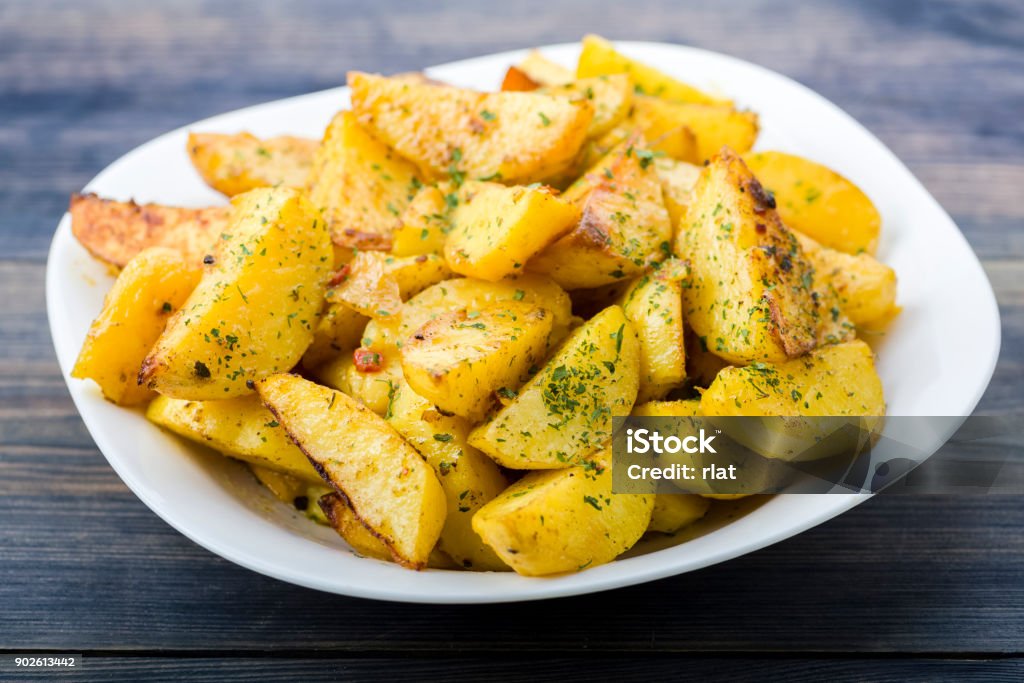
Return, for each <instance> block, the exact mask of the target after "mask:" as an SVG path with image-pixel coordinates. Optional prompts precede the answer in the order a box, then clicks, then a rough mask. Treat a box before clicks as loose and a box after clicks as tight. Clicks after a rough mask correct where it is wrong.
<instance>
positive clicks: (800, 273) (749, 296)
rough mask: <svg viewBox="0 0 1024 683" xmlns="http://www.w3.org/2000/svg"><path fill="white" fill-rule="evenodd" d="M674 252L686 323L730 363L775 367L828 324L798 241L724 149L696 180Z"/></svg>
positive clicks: (801, 350)
mask: <svg viewBox="0 0 1024 683" xmlns="http://www.w3.org/2000/svg"><path fill="white" fill-rule="evenodd" d="M676 253H677V254H678V255H679V256H680V258H683V259H686V260H688V261H689V262H690V269H691V270H690V287H688V288H687V289H686V290H685V292H684V293H685V297H686V304H687V312H686V320H687V323H688V324H689V326H690V327H692V328H693V329H694V331H695V332H696V333H697V334H698V335H699V336H700V337H702V338H703V339H704V341H703V343H704V345H705V346H706V347H707V348H708V349H710V350H711V351H712V352H714V353H715V354H716V355H718V356H720V357H722V358H724V359H726V360H728V361H730V362H733V363H751V362H755V361H767V362H778V361H782V360H785V359H787V358H792V357H796V356H799V355H801V354H804V353H807V352H808V351H810V350H811V349H813V348H814V347H815V345H816V344H817V341H818V335H819V330H821V329H822V328H823V326H824V325H826V323H829V324H831V316H830V314H829V310H828V308H827V307H825V306H824V305H823V304H822V303H821V302H819V300H818V298H819V297H817V296H815V292H816V289H815V285H816V283H815V280H814V268H813V267H812V266H811V264H810V263H809V262H808V260H807V259H806V257H805V256H804V254H803V250H802V249H801V248H800V243H799V242H798V241H797V240H796V238H795V237H794V236H793V234H792V233H791V232H790V231H789V230H788V229H787V228H786V226H785V225H783V223H782V221H781V220H780V219H779V215H778V213H777V212H776V211H775V208H774V201H773V200H772V198H771V196H770V195H769V194H767V193H766V191H765V190H764V188H763V187H761V184H760V183H759V182H758V181H757V179H756V178H755V177H754V175H753V174H752V173H751V172H750V170H749V169H748V168H747V167H746V165H745V164H744V163H743V160H742V159H741V158H740V157H739V156H737V155H736V154H734V153H733V152H732V151H730V150H728V149H725V148H723V150H722V152H721V154H719V155H718V156H716V157H715V158H714V159H712V160H711V162H710V163H709V165H708V166H707V167H705V169H704V171H703V173H702V175H701V178H700V180H699V181H698V182H697V187H696V189H695V191H694V199H693V203H692V204H691V205H690V207H689V210H688V211H687V219H686V225H685V226H684V227H683V228H681V229H680V230H679V233H678V235H677V236H676ZM826 316H828V317H827V318H826ZM836 322H838V320H837V321H836Z"/></svg>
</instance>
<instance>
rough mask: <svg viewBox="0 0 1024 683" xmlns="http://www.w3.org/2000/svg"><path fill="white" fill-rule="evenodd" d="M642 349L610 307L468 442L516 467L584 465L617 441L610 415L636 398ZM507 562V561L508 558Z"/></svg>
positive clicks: (623, 409) (575, 335)
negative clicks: (607, 443) (602, 448)
mask: <svg viewBox="0 0 1024 683" xmlns="http://www.w3.org/2000/svg"><path fill="white" fill-rule="evenodd" d="M639 347H640V344H639V342H638V341H637V337H636V331H635V330H634V329H633V325H632V323H630V322H629V320H627V319H626V315H625V313H623V311H622V309H621V308H620V307H618V306H609V307H608V308H606V309H605V310H604V311H602V312H601V313H598V314H597V315H596V316H594V317H593V318H591V319H590V320H589V321H587V322H586V323H585V324H584V325H583V326H582V327H580V328H578V329H576V330H575V331H573V333H572V334H571V335H570V336H569V338H568V339H567V340H566V341H565V342H564V343H563V344H562V346H561V347H560V348H559V350H558V351H557V352H556V353H555V355H554V356H553V357H552V358H551V359H550V360H549V361H548V362H547V364H546V365H545V366H544V367H543V368H542V369H541V370H540V371H539V372H538V373H537V374H536V375H535V376H534V377H533V378H532V379H531V380H530V381H529V382H527V383H526V384H525V385H524V386H523V387H522V389H520V390H519V393H518V395H517V396H516V397H515V398H514V399H512V400H511V401H510V402H509V403H508V404H507V405H505V406H504V407H503V408H502V409H501V410H499V411H498V412H497V413H496V414H495V415H494V417H493V418H492V419H491V420H490V421H489V422H485V423H484V424H482V425H480V426H479V427H477V428H476V429H474V430H473V431H472V432H471V433H470V436H469V442H470V443H471V444H472V445H474V446H476V447H477V448H479V449H480V450H482V451H483V452H484V453H486V454H487V455H489V456H491V457H492V458H493V459H494V460H495V461H496V462H497V463H498V464H499V465H503V466H504V467H509V468H512V469H538V470H539V469H557V468H564V467H569V466H571V465H576V464H579V463H580V462H582V461H583V460H584V459H585V458H586V457H587V456H589V455H591V454H592V453H593V452H594V451H596V450H597V449H598V448H600V447H601V446H602V445H603V444H604V442H605V441H607V440H609V439H611V437H612V416H613V415H626V414H628V413H629V410H630V408H632V407H633V402H634V401H635V400H636V393H637V387H638V386H639V374H640V348H639ZM506 561H507V560H506Z"/></svg>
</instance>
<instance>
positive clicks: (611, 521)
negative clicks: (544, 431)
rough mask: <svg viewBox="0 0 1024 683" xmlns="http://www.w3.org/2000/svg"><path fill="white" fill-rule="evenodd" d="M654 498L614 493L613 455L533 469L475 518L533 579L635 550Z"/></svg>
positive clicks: (486, 538) (486, 539)
mask: <svg viewBox="0 0 1024 683" xmlns="http://www.w3.org/2000/svg"><path fill="white" fill-rule="evenodd" d="M654 498H655V497H654V496H653V495H636V494H615V493H612V473H611V465H610V453H608V452H603V453H600V454H596V456H595V458H594V459H592V460H588V461H586V462H585V463H583V464H581V465H577V466H575V467H569V468H567V469H561V470H553V471H548V472H530V473H529V474H527V475H526V476H525V477H523V478H522V479H520V480H519V481H517V482H516V483H515V484H512V486H510V487H509V488H508V489H506V490H505V491H504V492H503V493H502V494H501V495H500V496H498V497H497V498H495V499H494V500H492V501H491V502H490V503H488V504H487V505H484V506H483V507H482V508H480V510H479V511H478V512H477V513H476V515H475V516H474V517H473V529H475V530H476V532H477V533H478V534H480V537H481V538H483V540H484V542H485V543H487V544H488V545H489V546H491V548H493V549H494V551H495V552H496V553H497V554H498V556H499V557H500V558H501V559H502V560H504V561H505V563H507V564H508V565H509V566H510V567H512V569H514V570H515V571H516V572H518V573H520V574H525V575H527V576H544V575H548V574H560V573H564V572H574V571H581V570H583V569H586V568H588V567H593V566H596V565H599V564H604V563H606V562H610V561H612V560H614V559H615V558H616V557H618V556H619V555H620V554H622V553H623V552H625V551H626V550H629V548H631V547H632V546H633V544H634V543H636V542H637V541H638V540H639V539H640V537H641V536H642V535H643V533H644V531H645V530H646V529H647V526H648V524H649V522H650V519H651V510H652V509H653V506H654Z"/></svg>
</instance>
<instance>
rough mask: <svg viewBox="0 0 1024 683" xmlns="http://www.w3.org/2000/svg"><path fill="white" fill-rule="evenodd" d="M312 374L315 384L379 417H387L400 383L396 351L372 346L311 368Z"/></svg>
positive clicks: (399, 364) (398, 360) (400, 374)
mask: <svg viewBox="0 0 1024 683" xmlns="http://www.w3.org/2000/svg"><path fill="white" fill-rule="evenodd" d="M364 341H365V340H364ZM357 358H358V362H357ZM312 374H313V376H314V377H316V379H317V380H318V381H319V382H322V383H323V384H326V385H327V386H329V387H333V388H335V389H337V390H338V391H343V392H345V393H346V394H348V395H349V396H351V397H352V398H354V399H356V400H358V401H359V402H360V403H362V404H363V405H365V406H366V407H367V408H369V409H370V410H372V411H373V412H375V413H377V414H378V415H381V416H385V415H387V414H388V410H389V409H390V406H391V402H392V401H393V400H394V397H395V392H396V391H397V390H398V387H399V386H400V385H401V383H402V381H403V380H402V363H401V360H400V359H399V357H398V354H397V352H396V351H393V350H391V349H386V350H377V348H376V347H361V348H358V349H356V350H355V351H353V352H351V353H342V354H340V355H338V356H336V357H335V358H334V359H332V360H330V361H327V362H326V363H324V364H323V365H319V366H317V367H316V368H314V369H313V371H312Z"/></svg>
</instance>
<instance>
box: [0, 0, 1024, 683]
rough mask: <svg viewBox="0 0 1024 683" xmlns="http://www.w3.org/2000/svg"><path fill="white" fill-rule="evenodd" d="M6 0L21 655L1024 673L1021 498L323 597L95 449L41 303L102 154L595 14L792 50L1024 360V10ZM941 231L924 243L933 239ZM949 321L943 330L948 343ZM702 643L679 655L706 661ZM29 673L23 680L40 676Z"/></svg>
mask: <svg viewBox="0 0 1024 683" xmlns="http://www.w3.org/2000/svg"><path fill="white" fill-rule="evenodd" d="M707 4H708V7H703V8H697V7H682V6H681V5H682V3H678V2H671V1H670V0H666V1H664V2H643V1H639V0H633V1H632V2H629V3H621V4H619V5H616V6H614V7H601V8H597V7H593V6H591V4H590V3H586V2H582V1H577V2H565V3H556V2H550V1H547V2H539V1H535V0H519V1H518V2H505V3H481V2H471V1H469V0H455V1H452V2H447V3H444V7H443V8H440V9H431V10H428V9H426V8H415V9H413V8H409V7H406V8H402V6H403V5H412V3H399V2H394V1H391V0H378V1H377V2H373V3H366V4H365V6H357V5H356V4H354V3H330V2H326V1H324V2H290V3H287V4H286V3H281V4H279V5H274V6H265V7H259V8H257V7H255V6H249V3H242V2H230V3H226V4H220V3H214V2H202V3H199V2H194V3H193V2H187V3H172V2H158V3H132V2H96V3H59V2H33V3H27V2H23V3H5V4H4V5H3V7H2V8H0V112H2V114H0V235H2V244H3V247H4V249H3V256H2V257H0V297H2V304H0V651H3V652H8V653H9V652H47V651H59V652H80V653H85V654H86V655H87V657H88V659H87V661H86V668H85V669H84V670H83V673H84V674H87V675H88V677H89V678H100V677H109V678H111V679H126V680H139V679H141V678H143V677H175V676H182V677H185V676H187V677H196V678H202V679H204V680H205V679H209V680H236V679H237V680H251V679H252V678H253V677H255V676H256V675H257V674H261V675H263V676H266V677H268V678H278V679H280V680H295V679H301V678H304V679H310V680H312V679H319V678H338V677H342V678H363V677H371V676H374V675H376V676H379V677H384V678H387V679H392V680H397V679H409V680H423V679H431V678H438V677H441V676H442V675H446V677H450V678H455V677H458V678H459V680H473V679H477V678H479V677H481V676H482V675H483V674H484V673H485V672H486V671H489V670H493V669H494V668H495V667H497V668H498V669H499V670H500V672H501V673H502V674H504V675H505V676H507V677H509V678H513V679H522V680H534V679H538V678H540V677H549V676H552V677H558V678H561V679H565V680H571V679H577V678H580V679H583V678H586V679H589V680H594V679H596V680H603V679H607V678H612V677H622V678H634V677H635V678H644V677H654V676H657V677H669V676H671V677H673V678H675V677H679V676H683V675H687V676H694V677H697V676H701V677H704V676H707V675H717V676H718V677H726V678H728V679H732V680H746V679H750V680H763V679H765V678H773V677H780V676H784V677H786V678H807V679H820V678H823V677H825V676H828V677H830V678H832V679H833V680H863V679H865V678H870V679H876V678H882V679H886V678H888V679H894V680H907V679H915V678H935V677H940V678H943V677H950V676H952V677H957V678H970V677H978V678H983V679H986V680H994V679H1000V678H1005V679H1006V680H1020V679H1021V678H1022V677H1024V659H1022V657H1024V535H1022V533H1021V529H1022V528H1024V506H1022V505H1021V501H1020V499H1019V498H1011V497H1005V498H1004V497H997V496H988V497H984V496H981V497H960V498H950V497H933V498H928V497H901V496H889V497H881V498H877V499H875V500H873V501H871V502H869V503H868V504H866V505H863V506H861V507H859V508H857V509H856V510H854V511H852V512H850V513H848V514H846V515H844V516H842V517H841V518H839V519H836V520H833V521H832V522H830V523H828V524H825V525H822V526H820V527H818V528H816V529H814V530H812V531H810V532H808V533H805V534H803V535H801V536H799V537H797V538H793V539H790V540H788V541H785V542H783V543H780V544H778V545H775V546H772V547H770V548H768V549H765V550H762V551H760V552H757V553H754V554H752V555H749V556H746V557H743V558H741V559H738V560H734V561H732V562H728V563H726V564H723V565H720V566H716V567H711V568H709V569H705V570H703V571H699V572H695V573H692V574H687V575H685V576H680V577H677V578H672V579H666V580H663V581H659V582H657V583H652V584H648V585H644V586H638V587H635V588H628V589H624V590H618V591H613V592H609V593H605V594H601V595H591V596H585V597H580V598H570V599H563V600H554V601H550V602H545V603H533V604H519V605H504V606H502V605H498V606H481V607H436V606H409V605H400V604H388V603H380V602H370V601H365V600H358V599H349V598H343V597H337V596H332V595H325V594H321V593H316V592H313V591H309V590H304V589H301V588H296V587H294V586H291V585H287V584H284V583H280V582H278V581H275V580H272V579H268V578H264V577H262V576H259V575H257V574H254V573H252V572H249V571H246V570H244V569H241V568H239V567H236V566H234V565H232V564H230V563H228V562H226V561H224V560H222V559H220V558H218V557H216V556H214V555H212V554H210V553H208V552H207V551H205V550H203V549H201V548H199V547H197V546H195V545H194V544H192V543H191V542H190V541H188V540H186V539H185V538H184V537H182V536H181V535H179V534H178V533H176V532H174V531H173V530H171V528H170V527H168V526H167V525H166V524H164V523H163V522H162V521H160V520H159V519H158V518H157V517H156V516H155V515H153V514H152V513H151V512H150V511H149V510H148V509H146V508H145V506H143V505H142V503H140V502H139V501H138V500H137V499H136V498H135V496H134V495H132V493H131V492H130V491H128V489H127V488H125V486H124V485H123V484H122V483H121V482H120V480H119V479H118V478H117V476H116V475H115V474H114V473H113V471H112V470H111V469H110V467H109V466H108V465H107V463H106V461H105V460H104V459H103V457H102V455H100V453H99V451H97V449H96V447H95V446H94V445H93V442H92V440H91V439H90V438H89V435H88V434H87V433H86V430H85V428H84V426H83V425H82V422H81V420H80V419H79V417H78V415H77V414H76V412H75V410H74V408H73V406H72V404H71V401H70V400H69V397H68V394H67V391H66V390H65V387H64V383H63V381H62V380H61V377H60V374H59V372H58V369H57V365H56V362H55V359H54V353H53V350H52V347H51V344H50V336H49V330H48V329H47V323H46V317H45V316H46V313H45V306H44V301H43V273H44V263H45V258H46V250H47V247H48V245H49V242H50V237H51V235H52V233H53V229H54V226H55V225H56V223H57V221H58V220H59V218H60V216H61V213H62V212H63V211H64V208H65V205H66V203H67V197H68V194H69V193H70V192H72V191H74V190H78V189H80V188H81V187H82V186H83V185H84V184H85V183H86V182H87V181H88V180H89V178H91V177H92V176H93V175H94V174H96V173H97V172H98V171H99V170H101V169H102V168H103V167H104V166H106V165H107V164H108V163H110V162H111V161H113V160H114V159H116V158H117V157H118V156H120V155H121V154H123V153H124V152H126V151H128V150H130V149H132V148H133V147H135V146H136V145H138V144H140V143H142V142H144V141H146V140H148V139H150V138H152V137H153V136H155V135H157V134H159V133H161V132H164V131H166V130H168V129H171V128H175V127H177V126H180V125H183V124H186V123H188V122H190V121H193V120H196V119H199V118H203V117H206V116H209V115H212V114H216V113H218V112H222V111H227V110H230V109H235V108H237V107H242V106H246V105H250V104H256V103H259V102H264V101H267V100H273V99H277V98H280V97H286V96H290V95H296V94H300V93H305V92H309V91H313V90H319V89H322V88H327V87H332V86H335V85H338V84H339V83H341V82H342V81H343V78H344V73H345V71H346V70H348V69H352V68H360V69H364V70H371V71H374V70H379V71H383V72H394V71H402V70H410V69H416V68H418V67H421V66H423V65H428V64H435V63H440V62H444V61H448V60H451V59H457V58H461V57H469V56H473V55H478V54H483V53H489V52H494V51H497V50H504V49H510V48H516V47H524V46H529V45H533V44H544V43H552V42H562V41H570V40H575V39H577V38H579V37H580V36H581V35H582V34H584V33H586V32H588V31H594V32H599V33H603V34H605V35H608V36H609V37H617V38H623V39H628V38H634V39H649V40H663V41H669V42H678V43H686V44H691V45H697V46H700V47H706V48H710V49H713V50H719V51H722V52H726V53H730V54H733V55H736V56H738V57H741V58H744V59H748V60H752V61H755V62H758V63H760V64H763V65H765V66H767V67H769V68H771V69H775V70H777V71H780V72H782V73H784V74H786V75H789V76H791V77H793V78H795V79H797V80H799V81H801V82H803V83H806V84H807V85H809V86H810V87H812V88H814V89H816V90H817V91H818V92H820V93H822V94H824V95H825V96H826V97H828V98H829V99H831V100H832V101H834V102H836V103H838V104H839V105H840V106H841V107H843V108H844V109H846V110H847V111H848V112H850V113H851V114H852V115H853V116H854V117H856V118H857V119H859V120H860V121H861V122H863V123H864V124H866V125H867V126H868V127H869V128H870V129H871V130H872V131H873V132H874V133H875V134H877V135H878V136H879V137H880V138H881V139H882V140H883V141H884V142H885V143H886V144H887V145H889V146H890V147H891V148H892V149H893V150H894V151H895V152H896V154H897V155H898V156H900V157H901V158H902V159H903V160H904V161H905V162H906V163H907V164H908V165H909V166H910V168H911V169H912V170H913V171H914V173H916V174H917V176H918V177H919V178H921V180H922V181H923V182H924V183H925V185H927V186H928V188H929V190H930V191H931V192H932V193H933V194H934V195H935V196H936V197H937V198H938V200H939V201H940V202H941V203H942V204H943V205H944V206H945V207H946V209H947V210H948V211H949V212H950V213H951V214H952V215H953V217H954V218H955V219H956V221H957V223H958V224H959V225H960V227H961V229H962V230H963V231H964V233H965V234H966V235H967V237H968V239H969V240H970V242H971V244H972V245H973V247H974V248H975V250H976V251H977V253H978V254H979V256H980V257H981V258H982V260H983V262H984V264H985V268H986V270H987V271H988V273H989V277H990V278H991V280H992V282H993V284H994V286H995V288H996V291H997V294H998V297H999V303H1000V307H1001V311H1002V315H1003V333H1004V337H1003V351H1002V356H1001V358H1000V361H999V366H998V368H997V370H996V374H995V378H994V380H993V382H992V385H991V387H990V388H989V391H988V393H987V394H986V395H985V397H984V399H983V400H982V404H981V409H983V410H984V411H986V412H990V413H1002V412H1018V413H1019V412H1020V411H1021V409H1022V407H1024V393H1022V391H1021V382H1022V377H1024V231H1022V230H1021V228H1022V224H1024V201H1022V200H1021V195H1022V192H1024V161H1022V158H1024V124H1022V115H1024V8H1022V6H1021V4H1020V2H1019V1H1016V0H991V1H987V2H983V3H973V2H968V1H967V0H964V1H962V2H953V1H945V2H934V3H927V4H926V3H909V2H908V3H902V2H901V3H888V2H882V1H881V0H875V1H871V2H862V3H846V2H838V1H837V2H826V3H815V7H813V8H812V7H811V6H810V3H803V2H760V1H750V2H747V1H736V0H734V1H733V2H730V3H715V5H716V6H715V7H714V8H712V7H711V4H712V3H707ZM922 256H923V257H924V256H925V255H922ZM936 343H942V340H936ZM684 659H685V661H682V660H684ZM19 680H20V679H19Z"/></svg>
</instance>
